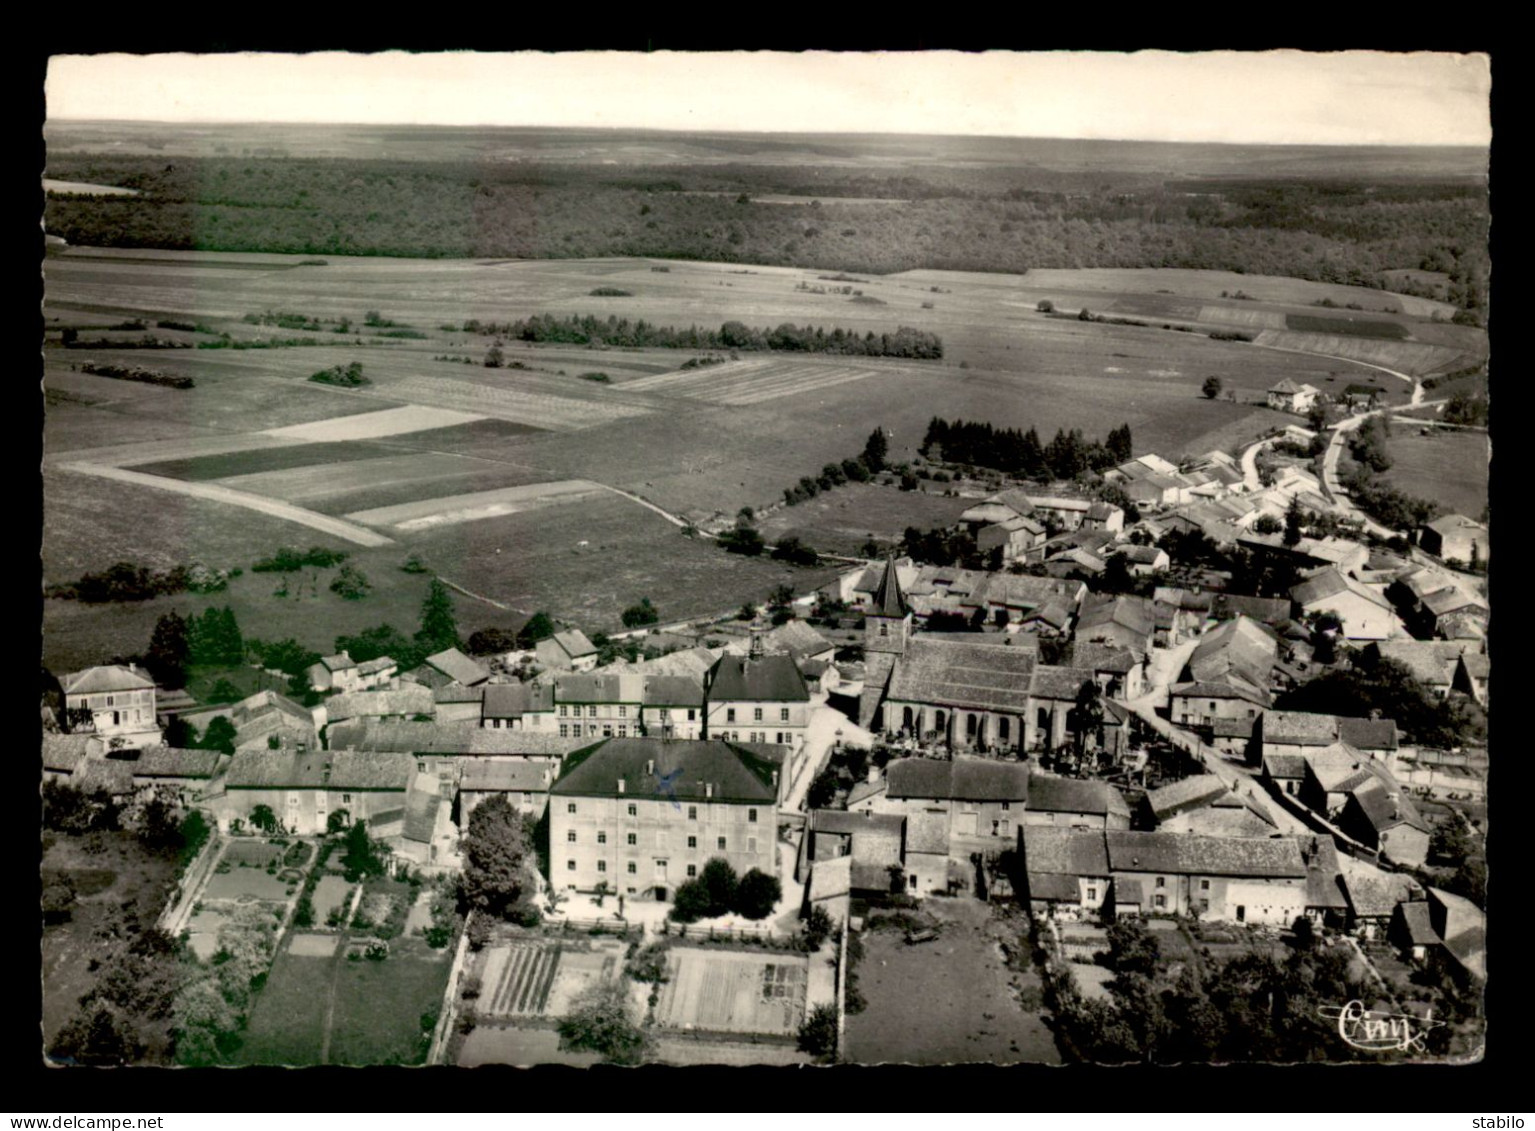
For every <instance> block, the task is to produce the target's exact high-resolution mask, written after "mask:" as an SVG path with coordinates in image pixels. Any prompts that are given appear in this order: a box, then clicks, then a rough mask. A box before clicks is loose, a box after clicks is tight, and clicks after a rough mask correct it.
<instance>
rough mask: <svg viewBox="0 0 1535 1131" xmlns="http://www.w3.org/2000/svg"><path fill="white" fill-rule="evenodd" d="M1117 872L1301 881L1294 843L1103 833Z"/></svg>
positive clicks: (1288, 840)
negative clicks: (1288, 878) (1292, 879)
mask: <svg viewBox="0 0 1535 1131" xmlns="http://www.w3.org/2000/svg"><path fill="white" fill-rule="evenodd" d="M1104 840H1105V842H1106V843H1107V844H1108V849H1109V865H1110V867H1111V868H1113V870H1114V871H1116V872H1165V873H1169V874H1176V875H1192V876H1199V875H1203V876H1237V877H1252V878H1257V877H1265V878H1287V877H1294V878H1296V879H1304V878H1305V875H1306V865H1305V862H1304V861H1303V860H1302V859H1301V853H1300V846H1299V844H1298V842H1297V841H1296V840H1295V838H1293V837H1263V838H1257V837H1243V838H1233V837H1213V836H1193V835H1189V834H1178V833H1137V832H1120V831H1114V830H1110V831H1108V832H1105V833H1104Z"/></svg>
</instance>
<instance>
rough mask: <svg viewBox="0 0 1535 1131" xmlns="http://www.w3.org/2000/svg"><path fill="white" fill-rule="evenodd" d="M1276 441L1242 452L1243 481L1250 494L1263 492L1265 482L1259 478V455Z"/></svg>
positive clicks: (1261, 442)
mask: <svg viewBox="0 0 1535 1131" xmlns="http://www.w3.org/2000/svg"><path fill="white" fill-rule="evenodd" d="M1273 442H1274V441H1273V439H1272V437H1271V438H1269V439H1267V440H1259V441H1258V442H1257V443H1256V444H1250V445H1248V447H1247V449H1246V450H1245V451H1243V452H1242V481H1243V485H1244V486H1245V487H1246V488H1247V490H1248V492H1249V493H1253V494H1255V493H1257V492H1258V491H1261V490H1263V480H1262V479H1260V478H1259V477H1258V453H1259V452H1261V451H1262V450H1263V449H1264V448H1266V447H1268V446H1269V445H1270V444H1272V443H1273Z"/></svg>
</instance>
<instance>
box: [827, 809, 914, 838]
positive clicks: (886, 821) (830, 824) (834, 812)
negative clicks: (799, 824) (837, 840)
mask: <svg viewBox="0 0 1535 1131" xmlns="http://www.w3.org/2000/svg"><path fill="white" fill-rule="evenodd" d="M809 825H810V828H811V830H812V831H814V832H818V833H837V834H839V835H849V834H852V833H862V832H880V833H884V834H886V835H887V836H900V835H901V830H902V829H903V828H905V826H906V818H905V817H903V816H901V815H900V814H898V813H848V812H844V811H843V810H841V809H812V810H811V811H810V817H809Z"/></svg>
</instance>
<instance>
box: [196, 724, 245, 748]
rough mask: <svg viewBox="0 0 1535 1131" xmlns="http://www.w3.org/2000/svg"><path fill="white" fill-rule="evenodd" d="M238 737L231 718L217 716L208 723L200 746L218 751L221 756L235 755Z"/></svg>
mask: <svg viewBox="0 0 1535 1131" xmlns="http://www.w3.org/2000/svg"><path fill="white" fill-rule="evenodd" d="M238 737H239V735H238V733H237V732H236V731H235V725H234V723H232V722H230V721H229V716H228V715H216V716H214V718H213V719H212V720H211V721H210V722H209V723H208V729H207V730H206V731H205V732H204V733H203V738H202V742H200V743H199V744H198V745H199V746H201V748H202V749H204V750H217V751H219V753H221V754H233V753H234V752H235V740H236V739H237V738H238Z"/></svg>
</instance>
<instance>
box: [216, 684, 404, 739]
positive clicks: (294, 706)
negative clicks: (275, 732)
mask: <svg viewBox="0 0 1535 1131" xmlns="http://www.w3.org/2000/svg"><path fill="white" fill-rule="evenodd" d="M333 702H335V700H334V699H331V700H327V703H333ZM428 710H430V708H428ZM272 714H277V715H282V716H284V717H286V718H288V719H291V720H293V721H294V722H295V723H298V724H299V725H300V726H306V727H312V726H314V715H313V714H311V713H310V711H309V709H308V708H307V707H304V706H301V705H300V704H298V703H295V702H294V701H293V700H292V699H289V698H288V697H287V696H285V695H279V694H277V692H275V691H258V692H257V693H256V694H255V695H252V696H250V697H249V698H247V699H242V700H240V702H238V703H236V704H235V705H234V706H233V707H231V708H230V709H229V717H230V720H231V721H232V722H233V723H234V725H235V727H236V728H237V729H239V730H244V729H245V728H246V727H247V726H249V725H250V724H251V723H252V722H254V721H255V720H257V719H260V718H262V717H263V716H266V715H272Z"/></svg>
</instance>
